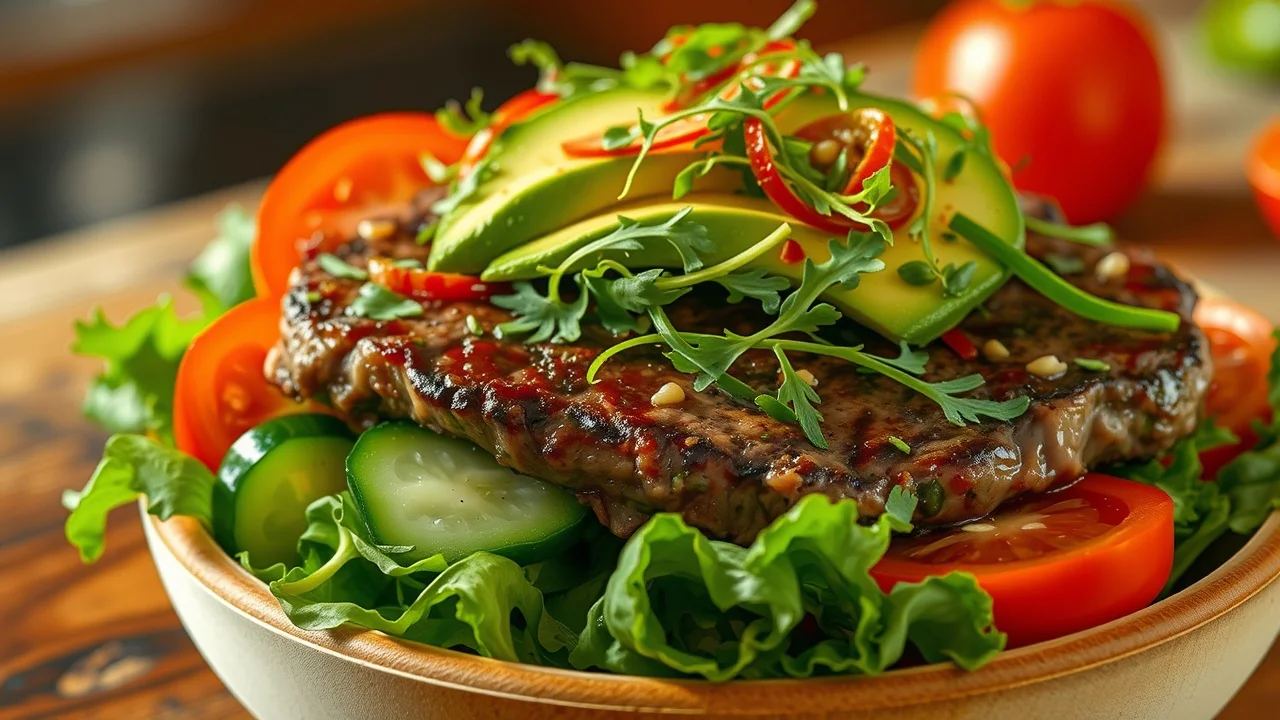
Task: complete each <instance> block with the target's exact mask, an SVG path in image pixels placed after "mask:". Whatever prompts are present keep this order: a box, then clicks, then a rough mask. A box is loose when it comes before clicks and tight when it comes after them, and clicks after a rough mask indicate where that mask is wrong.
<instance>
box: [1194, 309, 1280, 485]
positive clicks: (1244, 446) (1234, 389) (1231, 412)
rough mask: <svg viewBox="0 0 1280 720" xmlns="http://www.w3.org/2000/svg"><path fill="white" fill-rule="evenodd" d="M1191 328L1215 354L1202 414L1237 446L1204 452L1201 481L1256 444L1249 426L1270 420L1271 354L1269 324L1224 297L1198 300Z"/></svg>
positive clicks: (1272, 338) (1273, 347)
mask: <svg viewBox="0 0 1280 720" xmlns="http://www.w3.org/2000/svg"><path fill="white" fill-rule="evenodd" d="M1194 319H1195V323H1196V325H1199V326H1200V329H1201V330H1203V331H1204V334H1205V337H1207V338H1208V339H1209V349H1210V352H1211V353H1212V355H1213V382H1212V384H1210V385H1209V398H1208V401H1207V403H1206V407H1205V411H1206V413H1207V414H1208V415H1210V416H1212V417H1214V418H1216V419H1217V422H1218V425H1220V426H1222V427H1225V428H1227V429H1229V430H1231V431H1232V432H1234V433H1235V434H1236V435H1237V436H1238V437H1239V438H1240V442H1239V443H1237V444H1235V445H1227V446H1223V447H1219V448H1214V449H1212V450H1208V451H1206V452H1204V453H1201V455H1200V462H1201V463H1202V464H1203V465H1204V470H1205V477H1213V476H1215V475H1216V474H1217V472H1218V470H1219V469H1220V468H1221V467H1222V466H1223V465H1225V464H1227V463H1228V462H1230V461H1231V460H1232V459H1234V458H1235V457H1236V456H1237V455H1239V454H1240V453H1242V452H1244V451H1246V450H1249V449H1250V448H1252V447H1253V446H1254V444H1256V443H1257V440H1258V438H1257V435H1256V434H1255V433H1254V432H1253V428H1252V425H1253V421H1254V420H1262V421H1264V422H1265V421H1269V420H1270V419H1271V405H1270V404H1269V403H1268V402H1267V391H1268V389H1269V387H1270V386H1269V384H1268V382H1267V374H1268V373H1269V372H1270V370H1271V353H1272V352H1273V351H1274V350H1275V345H1276V343H1275V338H1274V337H1272V335H1271V332H1272V330H1273V328H1272V325H1271V323H1270V322H1269V321H1268V320H1267V319H1266V318H1265V317H1263V316H1262V315H1260V314H1258V313H1257V312H1256V311H1254V310H1251V309H1249V308H1247V307H1245V306H1244V305H1241V304H1240V303H1238V302H1235V301H1233V300H1228V299H1226V298H1222V297H1202V298H1200V301H1199V302H1198V303H1197V304H1196V310H1195V318H1194Z"/></svg>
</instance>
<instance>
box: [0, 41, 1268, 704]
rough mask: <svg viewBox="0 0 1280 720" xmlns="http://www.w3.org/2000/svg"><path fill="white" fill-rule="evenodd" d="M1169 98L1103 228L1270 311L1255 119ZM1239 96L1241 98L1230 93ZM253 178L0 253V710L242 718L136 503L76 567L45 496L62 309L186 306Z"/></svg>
mask: <svg viewBox="0 0 1280 720" xmlns="http://www.w3.org/2000/svg"><path fill="white" fill-rule="evenodd" d="M909 46H910V37H909V36H897V37H887V38H884V39H883V40H882V41H880V42H878V43H866V44H862V45H860V47H859V53H858V54H857V55H856V56H857V57H864V58H865V57H871V58H875V59H876V60H874V61H873V62H872V63H871V66H872V67H873V68H874V69H875V70H876V71H877V72H878V73H879V77H880V78H881V80H880V81H879V84H881V86H885V85H889V86H893V85H897V84H900V83H901V82H902V77H903V74H904V72H905V70H904V65H903V61H902V57H903V54H904V53H903V48H904V47H908V48H909ZM851 54H852V53H851ZM873 77H874V76H873ZM1212 87H1213V89H1212V91H1211V92H1212V93H1213V94H1214V96H1215V97H1216V96H1220V95H1221V94H1222V92H1223V90H1222V87H1221V85H1219V84H1216V83H1214V84H1212ZM1180 97H1181V99H1180V100H1179V102H1180V103H1181V104H1182V105H1184V106H1189V107H1187V108H1183V107H1180V112H1181V111H1182V110H1184V109H1185V110H1186V112H1181V117H1183V118H1189V119H1187V120H1185V121H1184V124H1183V125H1182V126H1181V128H1180V130H1179V131H1178V132H1177V133H1175V135H1174V142H1173V143H1172V145H1171V147H1170V150H1169V153H1168V155H1167V157H1166V159H1165V162H1164V163H1163V165H1162V171H1161V174H1160V176H1159V179H1158V182H1157V188H1156V189H1155V190H1154V191H1153V192H1152V193H1151V194H1150V195H1149V196H1148V197H1147V198H1146V199H1144V200H1143V201H1142V202H1141V203H1140V204H1139V206H1138V207H1137V208H1135V209H1134V210H1133V211H1132V212H1131V213H1130V214H1129V215H1128V216H1127V217H1126V218H1125V219H1124V220H1123V221H1122V222H1121V223H1120V224H1119V226H1118V228H1119V230H1120V232H1121V234H1122V235H1123V236H1124V237H1126V238H1127V239H1129V240H1132V241H1135V242H1139V243H1144V244H1149V245H1152V246H1154V247H1156V248H1157V249H1158V250H1159V251H1160V252H1161V253H1162V254H1163V255H1164V256H1165V257H1166V258H1168V259H1169V260H1171V261H1172V262H1174V263H1175V264H1176V265H1178V266H1180V267H1183V268H1185V269H1186V270H1188V271H1190V272H1194V273H1195V274H1197V275H1198V276H1200V277H1201V278H1203V279H1204V280H1207V281H1208V282H1210V283H1213V284H1215V285H1217V286H1219V287H1221V288H1223V289H1225V290H1227V291H1228V292H1230V293H1231V294H1233V295H1234V296H1236V297H1237V298H1238V299H1240V300H1242V301H1244V302H1247V303H1249V304H1251V305H1253V306H1254V307H1257V308H1258V309H1259V310H1261V311H1262V312H1263V313H1265V314H1266V315H1268V316H1269V317H1271V319H1272V320H1275V321H1280V294H1278V293H1277V287H1280V243H1278V242H1277V241H1276V240H1275V239H1274V238H1271V237H1269V235H1268V233H1267V231H1266V228H1265V227H1264V226H1263V224H1262V222H1261V220H1260V219H1259V218H1258V216H1257V214H1256V212H1255V210H1254V208H1253V206H1252V204H1251V202H1250V201H1249V199H1248V197H1247V195H1246V192H1245V188H1244V184H1243V180H1242V178H1241V177H1240V173H1239V167H1240V152H1239V151H1240V148H1242V147H1243V146H1244V142H1245V140H1244V138H1245V136H1246V135H1247V134H1248V131H1249V128H1250V127H1251V126H1256V125H1257V124H1259V123H1260V122H1261V119H1260V117H1259V116H1258V115H1257V113H1256V112H1255V113H1254V114H1252V115H1251V114H1249V113H1244V117H1239V116H1233V119H1232V123H1234V124H1231V123H1226V127H1227V130H1226V131H1224V130H1223V127H1224V123H1223V122H1221V121H1220V119H1217V120H1215V119H1214V116H1213V114H1212V113H1208V114H1207V115H1206V114H1205V113H1204V112H1201V111H1200V110H1197V107H1199V108H1200V109H1201V110H1203V109H1204V107H1206V105H1205V103H1204V102H1200V103H1199V105H1197V102H1198V101H1196V99H1195V94H1194V93H1192V99H1191V100H1188V99H1187V96H1186V94H1185V93H1184V94H1182V95H1181V96H1180ZM1217 102H1220V101H1218V100H1215V101H1214V102H1212V103H1210V104H1209V105H1210V106H1216V105H1217ZM1250 102H1253V103H1255V104H1256V103H1257V98H1254V97H1247V98H1245V99H1244V100H1241V101H1240V102H1237V103H1236V104H1235V105H1234V106H1233V107H1237V108H1239V107H1242V106H1244V107H1248V103H1250ZM1242 104H1243V105H1242ZM1266 105H1267V103H1262V105H1261V106H1262V107H1266ZM1270 107H1272V108H1275V107H1280V105H1271V106H1270ZM1188 126H1189V127H1190V129H1188ZM1209 128H1212V129H1213V130H1214V131H1213V132H1211V131H1209ZM260 191H261V185H260V184H251V185H246V186H243V187H238V188H233V189H231V190H228V191H225V192H222V193H217V194H215V195H212V196H208V197H203V198H199V199H196V200H193V201H190V202H186V203H182V204H179V205H176V206H172V207H168V208H164V209H161V210H159V211H156V212H153V213H149V214H146V215H143V216H139V217H134V218H128V219H125V220H121V221H119V222H114V223H110V224H106V225H103V226H99V227H94V228H90V229H87V230H84V231H81V232H77V233H74V234H72V235H69V236H66V237H62V238H55V239H52V240H49V241H46V242H42V243H39V244H36V245H33V246H30V247H29V248H25V249H21V250H18V251H14V252H10V253H9V254H0V298H3V299H4V302H3V303H0V620H2V621H3V623H4V627H5V630H3V631H0V718H32V717H59V716H67V715H74V716H76V717H86V718H144V717H164V718H226V717H245V716H246V713H245V711H244V710H243V709H242V708H241V707H240V706H239V705H238V703H237V702H236V701H235V699H234V698H233V697H231V695H230V694H229V693H228V692H227V691H226V689H225V688H224V687H223V686H222V684H221V682H219V680H218V679H217V677H215V676H214V675H213V673H212V672H211V671H210V670H209V669H208V667H207V666H206V665H205V664H204V662H203V660H202V659H201V658H200V656H199V655H198V654H197V652H196V650H195V648H194V647H193V646H192V644H191V642H190V640H188V639H187V636H186V634H185V633H184V632H183V630H182V627H181V626H180V625H179V623H178V619H177V617H176V616H175V615H174V613H173V611H172V609H171V608H170V606H169V602H168V600H167V599H166V597H165V595H164V592H163V589H162V588H161V586H160V583H159V580H158V578H157V576H156V572H155V569H154V568H153V566H152V564H151V559H150V557H149V556H148V554H147V551H146V547H145V545H144V542H143V538H142V532H141V527H140V525H139V523H138V518H137V516H136V515H134V514H133V513H132V512H131V511H129V510H127V509H126V510H122V511H120V512H118V513H117V514H116V515H115V516H114V517H112V519H111V522H110V524H109V529H108V534H107V544H108V547H107V552H106V554H105V556H104V558H103V560H102V561H101V562H99V563H98V564H97V565H96V566H93V567H85V566H83V565H81V564H80V561H79V559H78V557H77V555H76V553H75V551H74V550H72V549H71V548H70V547H69V546H67V545H66V543H65V542H64V540H63V537H62V521H63V517H64V513H63V511H62V509H61V507H60V506H59V502H58V497H59V493H60V492H61V490H62V489H63V488H67V487H79V486H80V485H82V484H83V482H84V481H85V479H86V478H87V477H88V476H89V473H90V472H91V471H92V469H93V467H94V465H95V464H96V462H97V460H98V459H99V457H100V453H101V449H102V442H103V440H104V439H105V437H106V435H105V433H103V432H102V431H100V430H98V429H96V428H94V427H92V426H91V425H89V424H88V423H87V422H86V421H85V420H83V419H82V418H81V416H80V413H79V407H80V403H81V399H82V394H83V390H84V387H85V384H86V382H87V381H88V380H89V378H90V377H91V376H92V375H93V373H94V372H96V370H97V366H96V363H95V362H93V361H90V360H85V359H83V358H77V357H74V356H72V355H71V354H70V353H69V352H68V348H69V346H70V344H71V341H72V330H71V326H72V321H73V320H76V319H78V318H84V317H86V316H87V315H88V314H89V312H90V309H91V307H92V306H94V305H100V306H102V307H103V308H104V310H105V311H106V313H107V315H108V316H109V317H110V318H112V319H115V320H117V321H118V320H120V319H123V318H124V317H125V316H126V315H127V314H128V313H130V312H132V311H134V310H136V309H138V308H139V307H142V306H143V305H146V304H149V303H151V302H153V301H154V300H155V298H156V297H157V296H158V295H159V294H161V293H165V292H173V293H175V294H177V295H179V296H180V299H181V302H185V303H187V304H188V306H189V307H194V305H193V303H191V302H190V298H187V297H185V296H184V294H183V293H182V291H181V290H179V289H178V281H179V278H180V277H181V275H182V272H183V269H184V266H185V264H186V263H187V261H188V260H189V259H190V258H191V257H192V256H194V254H195V253H196V252H197V250H198V249H199V248H200V246H201V244H202V243H204V242H205V241H206V240H208V239H209V238H210V237H211V234H212V232H213V218H214V215H215V213H216V212H217V211H218V210H220V209H221V208H222V207H223V206H224V205H225V204H227V203H228V202H232V201H237V202H241V203H243V204H245V205H246V206H252V205H253V204H254V202H255V200H256V198H257V196H258V194H259V193H260ZM1277 707H1280V649H1278V650H1273V651H1272V653H1271V656H1270V657H1269V658H1268V659H1267V660H1266V661H1265V663H1264V664H1263V666H1262V667H1261V668H1260V669H1259V671H1258V673H1257V674H1256V675H1255V676H1254V677H1253V678H1252V679H1251V680H1250V681H1249V683H1248V685H1246V687H1245V688H1244V690H1243V691H1242V692H1241V693H1240V695H1239V696H1238V697H1237V698H1236V699H1235V700H1234V701H1233V702H1232V703H1231V705H1230V706H1228V708H1227V710H1226V711H1225V712H1224V713H1223V715H1222V717H1223V718H1230V719H1233V720H1234V719H1242V718H1263V717H1274V716H1275V708H1277Z"/></svg>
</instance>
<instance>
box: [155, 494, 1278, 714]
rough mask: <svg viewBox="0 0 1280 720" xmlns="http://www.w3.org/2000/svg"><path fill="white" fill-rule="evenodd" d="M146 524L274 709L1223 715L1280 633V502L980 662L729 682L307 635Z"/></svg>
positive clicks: (237, 684)
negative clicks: (1176, 564) (1192, 567)
mask: <svg viewBox="0 0 1280 720" xmlns="http://www.w3.org/2000/svg"><path fill="white" fill-rule="evenodd" d="M143 526H144V527H145V529H146V534H147V541H148V543H149V544H150V547H151V553H152V555H153V557H154V558H155V562H156V567H157V568H159V570H160V577H161V579H162V580H163V581H164V586H165V589H166V590H167V591H168V593H169V597H170V598H171V599H172V601H173V606H174V608H175V609H176V610H177V611H178V616H179V617H180V618H181V619H182V623H183V625H185V626H186V628H187V631H188V632H189V633H190V634H191V637H192V639H193V640H194V641H195V644H196V646H197V647H198V648H199V649H200V652H201V653H202V654H203V655H204V657H205V659H206V660H208V662H209V664H210V665H211V666H212V667H213V670H214V672H216V673H217V674H218V676H219V677H220V678H222V680H223V682H225V683H226V684H227V687H228V688H229V689H230V690H231V692H232V693H233V694H234V695H235V696H236V697H237V698H239V699H240V701H241V702H243V703H244V705H245V706H246V707H247V708H248V709H249V711H250V712H252V713H253V714H254V715H255V716H257V717H260V718H282V717H298V718H308V719H315V718H341V719H343V720H350V719H353V718H422V717H431V718H449V719H450V720H469V719H471V718H476V719H481V718H483V719H484V720H495V719H502V718H513V719H514V718H518V719H520V720H529V719H530V718H558V719H576V718H621V717H628V718H637V717H654V718H656V717H659V716H661V717H669V716H671V715H698V716H705V717H714V718H746V717H757V718H842V719H845V718H866V717H873V716H874V717H876V718H931V719H932V718H940V717H942V718H982V719H983V720H990V718H1004V717H1009V718H1047V717H1052V718H1055V720H1067V719H1068V718H1084V719H1092V718H1102V717H1124V718H1134V719H1137V718H1183V719H1186V718H1211V717H1213V716H1214V715H1216V714H1217V713H1218V711H1219V710H1220V709H1221V708H1222V707H1223V706H1224V705H1225V704H1226V703H1227V701H1228V700H1229V699H1230V698H1231V696H1232V695H1234V694H1235V692H1236V691H1237V690H1239V688H1240V686H1241V685H1242V684H1244V681H1245V680H1246V679H1247V678H1248V677H1249V675H1250V674H1251V673H1252V672H1253V670H1254V669H1255V668H1256V667H1257V665H1258V663H1259V661H1261V659H1262V657H1263V656H1264V655H1265V654H1266V652H1267V649H1268V648H1269V647H1270V645H1271V642H1272V640H1273V639H1274V638H1275V637H1276V634H1277V632H1278V631H1280V582H1275V580H1276V578H1277V576H1280V513H1275V514H1273V515H1272V516H1271V517H1270V518H1269V519H1268V521H1267V523H1266V524H1265V525H1264V526H1263V527H1262V529H1261V530H1259V531H1258V533H1257V534H1256V535H1255V536H1254V537H1253V539H1252V540H1250V541H1249V543H1248V544H1247V545H1246V546H1245V547H1244V548H1242V549H1241V550H1240V551H1239V552H1237V553H1236V554H1235V555H1234V556H1232V557H1231V559H1230V560H1228V561H1227V562H1226V563H1225V564H1223V565H1222V566H1220V567H1219V568H1218V569H1217V570H1215V571H1214V572H1213V573H1212V574H1210V575H1209V576H1207V577H1205V578H1204V579H1203V580H1201V581H1199V582H1197V583H1196V584H1195V585H1193V586H1192V587H1190V588H1188V589H1186V590H1184V591H1183V592H1180V593H1178V594H1177V595H1175V596H1173V597H1170V598H1168V599H1166V600H1164V601H1162V602H1160V603H1157V604H1155V605H1153V606H1151V607H1148V608H1146V609H1144V610H1142V611H1140V612H1137V613H1134V614H1133V615H1130V616H1128V617H1125V618H1122V619H1120V620H1117V621H1116V622H1113V623H1110V624H1108V625H1103V626H1101V627H1096V628H1093V629H1090V630H1086V631H1084V632H1081V633H1077V634H1075V635H1071V636H1069V637H1065V638H1061V639H1058V640H1054V641H1051V642H1046V643H1041V644H1039V645H1034V646H1031V647H1026V648H1021V649H1018V650H1013V651H1009V652H1006V653H1002V654H1001V655H999V656H998V657H997V658H996V659H995V660H994V661H992V662H991V664H989V665H987V666H986V667H984V668H983V669H981V670H979V671H977V672H972V673H966V672H963V671H961V670H958V669H956V668H955V667H954V666H951V665H946V664H943V665H930V666H927V667H918V668H911V669H907V670H897V671H893V672H889V673H886V674H884V675H882V676H880V677H875V678H865V677H864V678H859V677H836V678H822V679H814V680H757V681H743V682H731V683H725V684H712V683H707V682H697V681H669V680H655V679H650V678H637V677H624V676H618V675H605V674H596V673H583V672H571V671H564V670H554V669H548V668H540V667H532V666H528V665H520V664H515V663H507V662H501V661H498V660H490V659H488V658H481V657H476V656H473V655H467V654H464V653H460V652H454V651H450V650H442V649H439V648H433V647H428V646H425V645H419V644H415V643H409V642H402V641H400V640H397V639H395V638H392V637H389V636H386V635H383V634H382V633H378V632H373V631H364V630H359V629H355V628H340V629H337V630H332V631H327V632H308V631H303V630H299V629H297V628H295V627H294V626H293V625H292V624H290V623H289V620H288V619H287V618H286V617H285V616H284V613H283V612H281V610H280V607H279V606H278V605H277V604H276V601H275V598H273V597H272V596H271V594H270V593H269V592H268V591H267V588H266V587H265V586H263V585H262V584H261V583H259V582H258V581H257V580H256V579H254V578H253V577H252V576H251V575H249V574H248V573H246V572H245V571H244V570H243V569H241V568H240V566H239V565H237V564H236V563H235V562H234V561H233V560H232V559H231V558H229V557H227V555H226V554H224V553H223V552H222V550H221V549H220V548H219V547H218V546H217V544H216V543H215V542H214V541H213V539H212V538H211V537H210V536H209V534H208V533H207V532H205V530H204V529H203V528H202V527H201V526H200V525H199V524H198V523H197V522H195V521H194V520H191V519H189V518H174V519H172V520H169V521H167V522H163V523H162V522H159V521H157V520H156V519H155V518H152V517H150V516H148V515H145V514H144V515H143ZM1098 591H1099V592H1106V588H1098Z"/></svg>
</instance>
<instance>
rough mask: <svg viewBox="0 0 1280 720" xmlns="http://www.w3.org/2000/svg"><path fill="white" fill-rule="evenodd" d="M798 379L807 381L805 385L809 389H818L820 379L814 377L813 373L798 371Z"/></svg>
mask: <svg viewBox="0 0 1280 720" xmlns="http://www.w3.org/2000/svg"><path fill="white" fill-rule="evenodd" d="M796 377H798V378H800V379H801V380H803V381H805V384H807V385H808V386H809V387H818V378H816V377H814V376H813V373H811V372H809V371H808V370H797V371H796Z"/></svg>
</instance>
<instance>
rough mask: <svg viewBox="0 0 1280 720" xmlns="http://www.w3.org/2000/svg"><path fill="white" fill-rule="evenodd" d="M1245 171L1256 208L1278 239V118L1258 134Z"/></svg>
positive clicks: (1279, 185)
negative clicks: (1256, 203)
mask: <svg viewBox="0 0 1280 720" xmlns="http://www.w3.org/2000/svg"><path fill="white" fill-rule="evenodd" d="M1247 173H1248V175H1249V184H1250V185H1252V186H1253V197H1254V199H1255V200H1257V202H1258V210H1259V211H1261V212H1262V217H1263V218H1265V219H1266V221H1267V223H1268V224H1269V225H1270V226H1271V232H1273V233H1275V236H1276V237H1277V238H1280V117H1277V118H1275V119H1274V120H1272V122H1271V124H1270V125H1269V126H1268V127H1267V129H1266V130H1263V132H1262V134H1261V135H1259V136H1258V140H1257V142H1256V143H1255V144H1254V146H1253V150H1252V151H1251V152H1250V154H1249V164H1248V167H1247Z"/></svg>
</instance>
